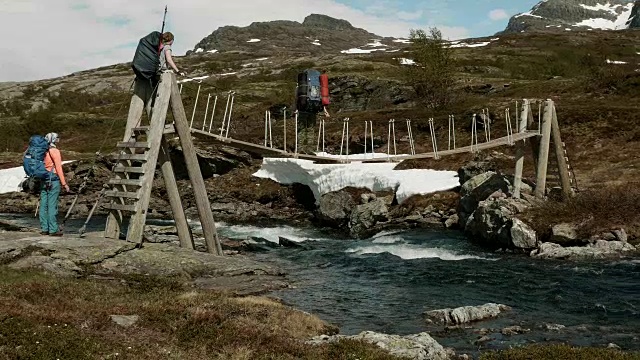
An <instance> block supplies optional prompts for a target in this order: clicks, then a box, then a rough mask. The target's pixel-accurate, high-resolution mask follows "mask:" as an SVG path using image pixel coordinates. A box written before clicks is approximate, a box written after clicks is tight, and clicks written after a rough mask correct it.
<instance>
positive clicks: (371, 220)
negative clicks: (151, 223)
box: [0, 145, 640, 259]
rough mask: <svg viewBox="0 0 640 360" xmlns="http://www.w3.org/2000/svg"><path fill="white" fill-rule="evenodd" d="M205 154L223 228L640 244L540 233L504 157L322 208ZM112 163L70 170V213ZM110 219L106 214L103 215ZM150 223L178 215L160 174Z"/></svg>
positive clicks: (350, 193)
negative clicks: (442, 185) (444, 182)
mask: <svg viewBox="0 0 640 360" xmlns="http://www.w3.org/2000/svg"><path fill="white" fill-rule="evenodd" d="M172 152H173V153H172V154H173V156H175V157H176V158H178V157H179V156H180V155H181V154H180V149H179V147H177V146H175V145H174V147H173V150H172ZM198 157H199V161H200V167H201V169H202V172H203V175H204V176H205V178H206V187H207V192H208V194H209V197H210V201H211V208H212V210H213V214H214V218H215V219H216V220H217V221H225V222H228V223H238V224H242V223H250V224H261V223H262V224H265V225H266V224H268V225H274V224H288V225H292V226H309V225H315V226H319V227H324V228H329V229H333V230H334V231H337V232H341V233H343V234H345V235H348V236H350V237H352V238H355V239H366V238H369V237H371V236H373V235H375V234H376V233H379V232H381V231H384V230H390V229H409V228H435V229H445V228H449V229H460V230H462V231H463V232H464V233H465V234H466V235H467V236H468V237H469V239H470V240H471V241H473V242H475V243H477V244H479V245H482V246H483V247H486V248H487V249H489V250H494V251H495V250H498V251H509V252H514V253H523V254H529V255H530V256H535V257H539V258H557V259H585V258H608V257H617V256H624V255H631V254H635V253H637V251H638V248H637V246H638V245H639V244H640V238H639V237H638V234H636V233H635V232H631V233H630V232H629V231H628V230H627V229H625V224H612V226H611V228H605V229H602V228H601V229H600V231H597V232H594V233H591V234H588V235H585V234H579V232H578V231H577V229H578V228H580V226H581V224H580V219H575V221H573V222H560V223H552V222H550V223H549V224H544V226H542V227H541V226H539V224H538V226H537V231H536V229H534V226H533V225H532V224H533V223H535V222H536V219H535V216H533V217H534V218H532V216H531V215H530V212H531V209H538V208H541V207H543V206H545V202H544V201H542V200H540V199H537V198H535V197H534V196H533V195H532V191H533V187H534V186H535V184H533V183H531V182H529V181H527V179H525V180H524V182H523V184H522V191H521V197H520V198H518V199H516V198H513V176H509V175H503V174H502V173H501V172H500V166H498V165H497V164H499V163H501V162H502V163H504V162H509V163H511V161H508V160H509V159H506V158H508V157H507V156H506V155H502V154H499V153H495V152H494V153H492V154H491V155H489V156H486V155H485V156H480V157H478V158H476V159H474V160H473V161H471V162H468V163H467V164H465V165H464V166H462V167H461V168H460V169H459V170H458V178H459V181H460V187H459V188H457V189H454V190H452V191H446V192H440V193H434V194H428V195H415V196H413V197H411V198H409V199H406V200H404V201H403V202H402V203H401V204H399V203H398V200H397V199H396V194H395V193H394V190H393V189H388V190H383V191H378V192H372V191H370V190H368V189H364V188H344V189H341V190H338V191H334V192H330V193H326V194H324V195H322V197H321V198H320V199H319V204H318V205H316V202H315V199H314V195H313V193H312V192H311V190H310V189H309V188H308V187H307V186H304V185H300V184H293V185H281V184H278V183H276V182H274V181H272V180H269V179H262V178H257V177H253V176H252V174H253V173H254V172H255V171H257V170H258V169H259V166H260V162H259V160H257V159H255V158H253V157H252V156H251V155H250V154H248V153H245V152H242V151H238V150H234V149H229V148H225V147H204V148H202V149H200V150H198ZM511 160H512V159H511ZM175 163H176V164H177V165H176V173H177V178H178V185H179V188H180V191H181V194H182V200H183V206H184V207H185V211H186V213H187V216H188V217H189V218H192V219H197V217H198V214H197V211H196V207H195V200H194V198H193V192H192V191H191V189H190V183H189V181H188V178H187V174H186V169H183V168H181V167H180V165H179V164H180V162H179V161H175ZM110 164H111V159H110V158H109V157H100V158H98V159H97V161H96V162H95V163H93V162H88V161H77V162H73V163H70V164H67V165H65V171H66V172H67V174H68V176H67V177H68V178H69V182H70V183H71V186H72V188H74V189H78V188H79V187H80V185H81V184H84V185H85V186H84V187H82V188H81V189H80V192H79V194H78V201H77V203H76V205H75V207H74V208H73V210H72V211H71V213H70V216H72V217H78V218H82V217H85V216H87V214H88V212H89V209H90V208H91V207H92V206H93V204H94V203H95V202H96V201H97V200H98V195H99V192H100V190H101V189H102V186H103V184H104V183H105V182H106V181H107V179H108V178H109V168H108V166H109V165H110ZM74 197H75V195H74V194H67V195H63V196H62V197H61V205H60V213H61V214H65V213H66V212H67V210H68V208H69V206H70V205H71V203H72V201H73V199H74ZM0 200H1V201H0V212H4V213H32V212H34V211H35V209H36V207H37V197H36V196H34V195H30V194H25V193H20V192H15V193H9V194H2V195H0ZM550 201H553V200H550ZM104 213H105V211H104V210H102V209H101V208H98V210H97V212H96V214H104ZM149 216H151V217H155V218H160V219H170V218H171V213H170V206H169V204H168V202H167V200H166V193H165V190H164V184H163V181H162V177H161V175H160V174H159V173H158V174H157V176H156V181H155V184H154V191H153V194H152V199H151V203H150V205H149ZM552 221H553V219H552ZM538 222H539V221H538ZM614 225H615V226H614ZM541 229H542V230H541ZM632 230H634V229H632Z"/></svg>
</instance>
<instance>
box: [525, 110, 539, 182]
mask: <svg viewBox="0 0 640 360" xmlns="http://www.w3.org/2000/svg"><path fill="white" fill-rule="evenodd" d="M527 120H528V124H527V127H528V128H529V129H535V128H536V126H535V122H536V118H534V117H533V111H531V103H529V114H528V116H527ZM529 144H531V152H532V155H533V156H532V157H533V168H534V169H535V171H538V153H539V152H540V138H539V137H532V138H531V140H530V141H529ZM536 176H537V174H536Z"/></svg>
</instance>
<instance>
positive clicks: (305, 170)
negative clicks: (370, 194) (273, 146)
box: [253, 158, 459, 203]
mask: <svg viewBox="0 0 640 360" xmlns="http://www.w3.org/2000/svg"><path fill="white" fill-rule="evenodd" d="M396 165H397V164H394V163H376V164H369V163H359V162H354V163H350V164H314V163H313V161H311V160H302V159H279V158H265V159H263V161H262V167H261V169H260V170H258V171H257V172H256V173H254V174H253V176H256V177H260V178H266V179H271V180H274V181H276V182H278V183H281V184H293V183H299V184H303V185H307V186H309V188H311V191H313V194H314V196H315V199H316V203H318V202H319V201H320V197H321V196H322V195H323V194H326V193H329V192H332V191H337V190H340V189H343V188H345V187H349V186H352V187H363V188H367V189H369V190H371V191H380V190H384V189H393V190H395V192H396V197H397V199H398V202H399V203H402V202H403V201H404V200H406V199H407V198H409V197H411V196H413V195H416V194H429V193H434V192H437V191H445V190H451V189H453V188H455V187H457V186H458V185H459V182H458V174H457V173H456V172H455V171H438V170H429V169H412V170H394V168H395V167H396Z"/></svg>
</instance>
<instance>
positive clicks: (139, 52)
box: [131, 31, 161, 81]
mask: <svg viewBox="0 0 640 360" xmlns="http://www.w3.org/2000/svg"><path fill="white" fill-rule="evenodd" d="M160 37H161V34H160V32H159V31H153V32H151V33H149V34H148V35H147V36H145V37H143V38H142V39H140V41H139V42H138V47H137V48H136V53H135V55H134V56H133V62H132V63H131V68H132V69H133V72H134V73H135V74H136V77H137V78H140V79H144V80H148V81H152V80H153V79H154V78H155V75H156V74H157V73H158V70H159V69H160V54H159V49H160Z"/></svg>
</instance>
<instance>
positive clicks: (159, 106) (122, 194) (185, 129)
mask: <svg viewBox="0 0 640 360" xmlns="http://www.w3.org/2000/svg"><path fill="white" fill-rule="evenodd" d="M139 89H141V86H138V84H136V91H135V93H134V95H133V97H132V99H131V105H130V108H129V116H128V119H127V127H126V129H125V134H124V138H123V141H122V142H120V143H118V145H117V146H118V148H119V149H121V150H120V154H119V155H118V164H117V165H116V166H115V168H114V177H113V178H112V179H110V180H109V182H108V185H110V186H111V190H110V191H107V192H106V194H105V195H106V196H107V197H109V198H110V199H111V202H110V203H108V204H105V205H103V207H104V208H106V209H109V216H108V218H107V224H106V227H105V237H106V238H112V239H118V238H119V237H120V229H121V227H122V224H123V220H124V218H125V215H124V214H129V216H130V220H129V227H128V230H127V235H126V239H127V241H129V242H133V243H137V244H141V243H142V236H143V231H144V225H145V222H146V219H147V210H148V207H149V201H150V199H151V190H152V187H153V179H154V174H155V169H156V164H157V163H158V162H159V163H160V165H161V170H162V176H163V178H164V183H165V186H166V190H167V194H168V197H169V203H170V204H171V210H172V212H173V217H174V220H175V223H176V227H177V230H178V237H179V238H180V245H181V246H182V247H186V248H190V249H193V248H194V246H193V238H192V234H191V230H190V228H189V225H188V223H187V219H186V216H185V213H184V209H183V208H182V202H181V199H180V194H179V191H178V186H177V183H176V179H175V174H174V171H173V165H172V163H171V159H170V157H169V148H168V145H167V141H166V139H165V138H164V135H165V134H173V133H177V135H178V137H179V139H180V144H181V146H182V150H183V153H184V157H185V164H186V166H187V172H188V174H189V178H190V179H191V182H192V187H193V191H194V195H195V200H196V206H197V209H198V214H199V216H200V222H201V223H202V230H203V233H204V237H205V242H206V245H207V250H208V252H210V253H214V254H217V255H222V248H221V245H220V242H219V240H218V236H217V232H216V227H215V222H214V220H213V214H212V212H211V207H210V204H209V198H208V197H207V193H206V189H205V186H204V179H203V178H202V173H201V171H200V166H199V164H198V160H197V158H196V153H195V148H194V145H193V142H192V140H191V132H190V127H189V123H188V122H187V121H188V120H187V117H186V113H185V111H184V107H183V104H182V99H181V97H180V90H179V88H178V84H177V82H176V78H175V75H174V74H173V73H171V72H165V73H163V74H162V76H161V78H160V83H159V84H158V87H157V92H155V93H154V97H155V98H154V99H149V100H148V101H149V103H150V104H148V107H147V111H148V112H149V113H150V115H151V116H150V118H151V120H150V125H148V126H140V119H141V117H142V112H143V110H144V106H145V104H144V100H143V99H144V97H143V96H141V94H143V92H142V90H139ZM151 104H153V105H152V106H151ZM169 106H171V110H172V113H173V118H174V121H175V122H174V123H173V124H169V125H166V124H165V122H166V116H167V111H168V109H169Z"/></svg>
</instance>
